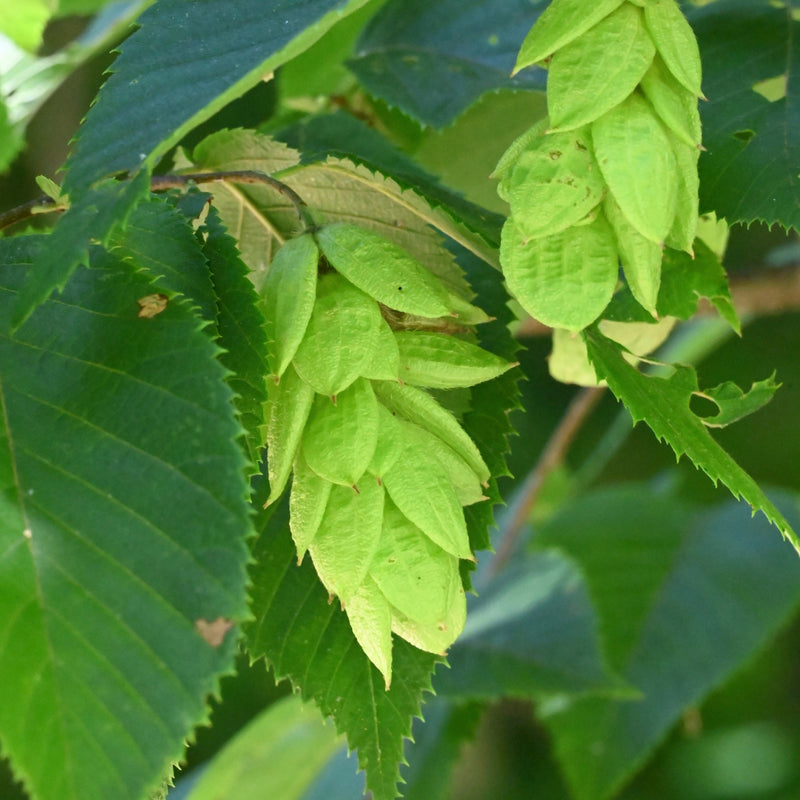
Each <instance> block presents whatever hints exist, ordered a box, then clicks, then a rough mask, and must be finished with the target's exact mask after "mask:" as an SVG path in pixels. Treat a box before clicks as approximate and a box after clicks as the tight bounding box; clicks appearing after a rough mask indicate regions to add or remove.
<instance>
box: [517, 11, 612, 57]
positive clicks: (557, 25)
mask: <svg viewBox="0 0 800 800" xmlns="http://www.w3.org/2000/svg"><path fill="white" fill-rule="evenodd" d="M623 2H624V0H596V2H593V3H591V4H590V5H588V6H587V4H586V3H585V2H584V1H583V0H553V2H552V3H550V5H549V6H548V7H547V8H546V9H545V10H544V13H543V14H542V16H541V17H539V19H538V20H537V21H536V23H535V24H534V26H533V27H532V28H531V29H530V31H529V32H528V35H527V36H526V37H525V40H524V41H523V42H522V47H521V48H520V51H519V55H518V56H517V64H516V66H515V67H514V72H519V71H520V70H521V69H523V68H524V67H528V66H530V65H531V64H536V63H538V62H540V61H544V60H545V59H546V58H547V57H548V56H550V55H552V54H553V53H555V52H556V51H557V50H559V49H560V48H562V47H564V45H567V44H569V43H570V42H572V41H574V40H575V39H577V38H578V37H580V36H583V34H585V33H586V31H588V30H589V29H590V28H592V27H594V26H595V25H597V23H598V22H600V21H601V20H602V19H604V18H605V17H607V16H608V15H609V14H610V13H611V12H612V11H614V10H615V9H616V8H619V7H620V6H621V5H622V3H623Z"/></svg>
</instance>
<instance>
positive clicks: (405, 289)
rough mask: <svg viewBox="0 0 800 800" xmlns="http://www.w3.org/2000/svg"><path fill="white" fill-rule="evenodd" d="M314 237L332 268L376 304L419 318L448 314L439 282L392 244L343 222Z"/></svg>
mask: <svg viewBox="0 0 800 800" xmlns="http://www.w3.org/2000/svg"><path fill="white" fill-rule="evenodd" d="M316 237H317V242H318V243H319V246H320V249H321V250H322V252H323V254H324V255H325V258H326V259H327V260H328V262H329V263H330V264H331V266H333V267H334V269H336V271H337V272H339V273H340V274H341V275H343V276H344V277H345V278H347V280H349V281H350V282H351V283H353V284H354V285H355V286H357V287H358V288H359V289H361V291H363V292H366V293H367V294H368V295H369V296H370V297H372V298H374V299H375V300H377V301H378V302H379V303H383V304H384V305H386V306H389V308H394V309H396V310H397V311H405V312H406V313H408V314H417V315H418V316H422V317H443V316H447V315H449V314H450V313H451V309H450V307H449V305H448V290H447V289H446V288H445V286H444V284H443V283H442V282H441V280H439V278H437V277H436V276H435V275H434V274H433V273H431V272H430V271H429V270H427V269H426V268H425V267H424V266H423V265H422V264H420V263H419V262H418V261H417V260H416V259H415V258H413V257H412V256H411V255H409V254H408V253H407V252H406V251H405V250H403V248H402V247H400V246H399V245H396V244H395V243H394V242H391V241H389V240H388V239H385V238H384V237H383V236H380V235H378V234H377V233H374V232H373V231H370V230H367V229H365V228H361V227H359V226H358V225H351V224H349V223H346V222H337V223H333V224H331V225H324V226H322V227H321V228H320V229H319V230H318V231H317V232H316Z"/></svg>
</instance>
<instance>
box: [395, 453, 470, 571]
mask: <svg viewBox="0 0 800 800" xmlns="http://www.w3.org/2000/svg"><path fill="white" fill-rule="evenodd" d="M383 485H384V486H385V487H386V492H387V493H388V495H389V497H391V499H392V500H393V502H394V503H395V505H396V506H397V507H398V508H399V509H400V510H401V511H402V512H403V514H404V515H405V516H406V517H407V518H408V519H409V520H411V522H413V523H414V524H415V525H416V526H417V527H418V528H420V529H421V530H422V531H423V532H424V533H425V534H426V535H427V536H429V537H430V538H431V539H432V540H433V541H434V542H435V543H436V544H438V545H439V547H441V548H442V549H443V550H445V551H446V552H448V553H451V554H452V555H454V556H458V557H459V558H468V559H472V551H471V550H470V546H469V536H468V535H467V524H466V522H465V521H464V512H463V511H462V510H461V503H459V502H458V498H457V497H456V494H455V491H454V489H453V485H452V483H451V481H450V476H449V475H448V474H447V472H446V471H445V469H444V467H443V466H442V465H441V464H440V463H439V462H438V461H437V460H436V459H435V458H432V457H426V454H425V453H420V452H419V450H418V448H417V447H416V439H408V440H406V439H404V440H403V442H402V448H401V450H400V453H399V455H398V457H397V458H396V459H395V460H394V463H392V465H391V466H390V467H389V468H388V469H387V470H386V471H385V472H384V474H383Z"/></svg>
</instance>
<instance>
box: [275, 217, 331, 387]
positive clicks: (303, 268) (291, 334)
mask: <svg viewBox="0 0 800 800" xmlns="http://www.w3.org/2000/svg"><path fill="white" fill-rule="evenodd" d="M318 261H319V250H318V249H317V245H316V242H315V241H314V239H313V237H312V236H311V235H310V234H307V233H306V234H302V235H301V236H297V237H296V238H294V239H289V241H288V242H286V244H284V245H283V247H281V249H280V250H278V252H277V254H276V255H275V257H274V258H273V259H272V263H271V264H270V266H269V271H268V272H267V277H266V280H265V281H264V286H263V288H262V290H261V296H262V297H263V300H264V329H265V332H266V338H267V358H268V360H269V365H270V368H271V369H272V372H273V374H275V375H277V376H279V377H280V376H281V375H283V373H284V370H285V369H286V367H287V366H288V365H289V362H290V361H291V360H292V359H293V358H294V354H295V353H296V352H297V348H298V347H299V346H300V342H301V341H302V340H303V336H304V334H305V332H306V327H307V326H308V321H309V319H310V318H311V311H312V309H313V308H314V299H315V297H316V293H317V263H318Z"/></svg>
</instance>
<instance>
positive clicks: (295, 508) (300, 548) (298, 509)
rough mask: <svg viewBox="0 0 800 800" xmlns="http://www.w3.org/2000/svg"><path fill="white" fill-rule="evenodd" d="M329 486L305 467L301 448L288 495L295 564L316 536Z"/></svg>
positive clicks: (330, 484) (329, 484)
mask: <svg viewBox="0 0 800 800" xmlns="http://www.w3.org/2000/svg"><path fill="white" fill-rule="evenodd" d="M332 486H333V484H332V483H331V482H330V481H326V480H325V479H324V478H320V476H319V475H317V473H316V472H314V470H312V469H311V467H309V466H308V464H307V463H306V460H305V458H304V457H303V452H302V450H300V451H299V452H298V453H297V458H295V460H294V473H293V476H292V491H291V493H290V495H289V528H290V530H291V531H292V539H294V544H295V547H296V548H297V563H298V564H299V563H300V562H301V561H302V560H303V556H304V555H305V553H306V550H308V546H309V545H310V544H311V542H312V541H313V540H314V537H315V536H316V535H317V531H318V530H319V525H320V523H321V522H322V517H323V515H324V514H325V507H326V506H327V505H328V498H329V497H330V494H331V487H332Z"/></svg>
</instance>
